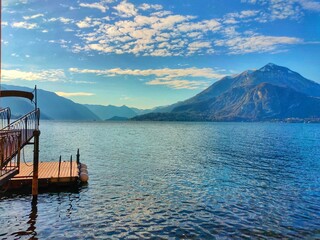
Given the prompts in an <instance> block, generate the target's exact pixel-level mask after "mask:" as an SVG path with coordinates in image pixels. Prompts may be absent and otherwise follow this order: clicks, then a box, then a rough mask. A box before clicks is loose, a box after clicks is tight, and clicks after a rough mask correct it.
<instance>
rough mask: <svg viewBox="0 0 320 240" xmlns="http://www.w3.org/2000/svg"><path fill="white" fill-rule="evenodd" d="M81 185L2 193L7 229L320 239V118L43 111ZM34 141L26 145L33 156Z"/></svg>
mask: <svg viewBox="0 0 320 240" xmlns="http://www.w3.org/2000/svg"><path fill="white" fill-rule="evenodd" d="M40 128H41V138H40V141H41V146H40V158H41V160H42V161H56V160H58V157H59V155H62V157H63V158H64V159H69V156H70V155H71V154H73V155H75V153H76V150H77V148H80V153H81V160H82V162H84V163H86V164H87V165H88V170H89V175H90V180H89V184H88V185H87V186H84V187H81V188H80V189H79V190H78V191H74V192H62V193H43V194H40V195H39V199H38V204H37V206H34V207H32V206H31V196H30V195H28V194H27V195H13V196H12V195H11V196H2V197H0V238H3V239H16V238H21V239H29V238H32V237H35V238H39V239H76V238H83V239H97V238H101V239H106V238H107V239H108V238H114V239H119V238H130V239H141V238H158V239H161V238H163V239H168V238H173V239H181V238H184V239H214V238H217V239H228V238H266V239H272V238H296V239H300V238H305V239H320V125H319V124H281V123H152V122H142V123H140V122H132V123H131V122H130V123H126V122H50V121H42V122H41V125H40ZM31 152H32V149H27V150H26V151H25V156H26V158H29V159H30V157H29V156H30V154H31Z"/></svg>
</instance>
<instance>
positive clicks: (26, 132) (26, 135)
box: [23, 117, 28, 142]
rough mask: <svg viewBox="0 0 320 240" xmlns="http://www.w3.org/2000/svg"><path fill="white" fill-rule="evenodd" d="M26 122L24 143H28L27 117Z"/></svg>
mask: <svg viewBox="0 0 320 240" xmlns="http://www.w3.org/2000/svg"><path fill="white" fill-rule="evenodd" d="M24 122H25V124H24V127H25V130H24V135H25V136H24V138H25V139H23V142H26V141H27V139H28V117H26V118H25V119H24Z"/></svg>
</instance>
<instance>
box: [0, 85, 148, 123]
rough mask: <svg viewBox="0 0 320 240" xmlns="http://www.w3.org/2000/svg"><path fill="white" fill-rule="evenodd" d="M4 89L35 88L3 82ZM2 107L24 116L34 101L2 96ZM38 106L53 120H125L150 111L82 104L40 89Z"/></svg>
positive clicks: (29, 89)
mask: <svg viewBox="0 0 320 240" xmlns="http://www.w3.org/2000/svg"><path fill="white" fill-rule="evenodd" d="M1 87H2V90H20V91H28V92H32V91H33V89H31V88H27V87H19V86H12V85H6V84H1ZM0 104H1V107H10V109H11V113H12V115H13V117H19V116H22V115H24V114H26V113H28V112H30V111H32V110H33V109H34V105H33V103H31V102H30V101H29V100H27V99H24V98H16V97H7V98H1V102H0ZM38 107H39V108H40V111H41V119H51V120H80V121H99V120H108V119H111V120H113V121H115V120H125V119H128V118H132V117H134V116H137V115H138V114H143V113H148V112H150V110H141V109H137V108H129V107H127V106H122V107H116V106H112V105H109V106H102V105H82V104H79V103H75V102H73V101H71V100H69V99H66V98H64V97H61V96H58V95H57V94H55V93H53V92H49V91H45V90H41V89H38Z"/></svg>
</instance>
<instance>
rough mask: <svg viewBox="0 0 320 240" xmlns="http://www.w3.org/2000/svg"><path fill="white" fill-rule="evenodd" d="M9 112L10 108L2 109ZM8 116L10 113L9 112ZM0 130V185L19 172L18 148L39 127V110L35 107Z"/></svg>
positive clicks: (21, 146)
mask: <svg viewBox="0 0 320 240" xmlns="http://www.w3.org/2000/svg"><path fill="white" fill-rule="evenodd" d="M6 111H7V113H10V109H8V110H3V114H4V116H5V112H6ZM0 116H1V112H0ZM9 117H10V114H9ZM8 119H9V120H8V121H9V122H8V123H9V125H7V126H6V127H3V128H2V129H1V130H0V186H1V185H2V184H4V183H5V182H6V181H7V180H8V179H10V178H11V177H13V176H14V175H16V174H18V173H19V166H20V150H21V149H22V148H23V147H24V146H25V145H26V144H28V143H29V141H30V140H31V139H32V138H33V136H34V131H35V130H38V129H39V120H40V110H39V109H35V110H33V111H32V112H30V113H28V114H26V115H24V116H23V117H21V118H19V119H18V120H16V121H14V122H12V123H10V118H8Z"/></svg>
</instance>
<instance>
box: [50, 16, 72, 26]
mask: <svg viewBox="0 0 320 240" xmlns="http://www.w3.org/2000/svg"><path fill="white" fill-rule="evenodd" d="M48 21H49V22H57V21H59V22H62V23H63V24H69V23H73V22H74V20H73V19H70V18H65V17H58V18H50V19H49V20H48Z"/></svg>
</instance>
